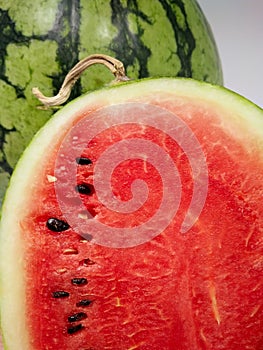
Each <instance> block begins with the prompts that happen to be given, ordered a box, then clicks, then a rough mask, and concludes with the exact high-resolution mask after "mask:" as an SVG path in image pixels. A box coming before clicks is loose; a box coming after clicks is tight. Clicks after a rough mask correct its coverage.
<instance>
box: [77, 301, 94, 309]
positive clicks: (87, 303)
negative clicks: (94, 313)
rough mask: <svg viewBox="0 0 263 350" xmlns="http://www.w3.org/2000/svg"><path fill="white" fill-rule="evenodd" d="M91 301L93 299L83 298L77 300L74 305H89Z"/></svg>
mask: <svg viewBox="0 0 263 350" xmlns="http://www.w3.org/2000/svg"><path fill="white" fill-rule="evenodd" d="M92 302H93V301H92V300H90V299H83V300H81V301H79V302H77V304H76V306H77V307H80V306H90V304H92Z"/></svg>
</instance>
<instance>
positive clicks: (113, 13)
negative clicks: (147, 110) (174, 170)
mask: <svg viewBox="0 0 263 350" xmlns="http://www.w3.org/2000/svg"><path fill="white" fill-rule="evenodd" d="M93 53H103V54H108V55H111V56H115V57H117V58H118V59H119V60H121V61H122V62H123V63H124V65H125V67H126V70H127V75H128V76H129V77H130V78H132V79H137V78H144V77H147V76H152V77H153V76H184V77H193V78H195V79H198V80H204V81H208V82H212V83H216V84H222V83H223V78H222V70H221V64H220V59H219V55H218V51H217V48H216V45H215V42H214V38H213V35H212V33H211V30H210V27H209V25H208V23H207V21H206V19H205V17H204V15H203V13H202V11H201V9H200V7H199V6H198V4H197V3H196V1H195V0H173V1H172V0H151V1H149V0H127V1H124V0H111V1H105V0H96V1H94V0H72V1H67V0H46V1H44V0H39V1H34V0H20V1H16V0H0V94H1V105H0V184H1V185H0V201H2V197H3V195H4V193H5V189H6V186H7V184H8V181H9V176H10V174H11V173H12V170H13V168H14V167H15V165H16V162H17V160H18V158H19V157H20V155H21V153H22V151H23V150H24V148H25V147H26V145H27V144H28V143H29V141H30V140H31V138H32V137H33V135H34V134H35V133H36V131H37V130H38V129H39V128H40V127H41V126H42V125H43V124H44V123H45V122H46V121H47V120H48V119H49V118H50V116H51V115H52V114H53V111H52V110H39V109H37V108H36V106H37V105H38V102H37V100H36V99H35V98H34V97H33V96H32V93H31V90H32V87H34V86H38V87H39V88H40V89H41V90H42V91H43V93H44V94H46V95H53V94H56V93H57V91H58V89H59V87H60V85H61V83H62V81H63V79H64V77H65V75H66V74H67V72H68V71H69V70H70V69H71V68H72V66H73V65H74V64H76V63H77V61H78V60H80V59H81V58H83V57H85V56H87V55H89V54H93ZM111 80H112V76H111V74H110V73H109V72H107V70H106V69H105V68H104V67H101V66H98V67H92V68H91V69H90V70H89V72H87V73H85V74H84V75H83V77H82V78H81V80H80V81H78V82H77V84H76V86H75V87H74V89H73V92H72V94H71V98H72V99H73V98H75V97H77V96H79V95H80V94H82V93H83V92H85V91H88V90H94V89H98V88H100V87H102V86H103V85H105V84H107V83H109V82H110V81H111Z"/></svg>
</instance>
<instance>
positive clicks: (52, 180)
mask: <svg viewBox="0 0 263 350" xmlns="http://www.w3.org/2000/svg"><path fill="white" fill-rule="evenodd" d="M47 181H48V182H50V183H52V182H56V181H57V178H56V176H53V175H49V174H48V175H47Z"/></svg>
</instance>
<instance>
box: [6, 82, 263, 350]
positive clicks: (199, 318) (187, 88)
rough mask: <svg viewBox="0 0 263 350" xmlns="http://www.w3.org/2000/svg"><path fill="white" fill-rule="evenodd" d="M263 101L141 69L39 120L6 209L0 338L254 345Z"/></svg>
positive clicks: (146, 345)
mask: <svg viewBox="0 0 263 350" xmlns="http://www.w3.org/2000/svg"><path fill="white" fill-rule="evenodd" d="M262 197H263V111H262V110H261V109H260V108H258V107H256V106H255V105H253V104H252V103H250V102H248V101H247V100H245V99H244V98H242V97H240V96H238V95H236V94H234V93H232V92H230V91H228V90H226V89H224V88H220V87H216V86H212V85H209V84H206V83H201V82H196V81H193V80H190V79H173V78H171V79H166V78H161V79H149V80H142V81H139V82H128V83H123V84H120V85H118V86H115V87H111V88H108V89H104V90H101V91H97V92H94V93H91V94H87V95H85V96H83V97H81V98H79V99H77V100H75V101H73V102H71V103H69V104H68V105H67V106H66V107H64V108H63V109H62V110H61V111H59V112H58V113H57V114H56V115H55V116H54V117H53V118H52V120H50V121H49V122H48V123H47V124H46V126H45V127H44V128H43V129H42V130H41V131H40V132H39V133H38V134H37V135H36V137H35V138H34V140H33V142H32V143H31V145H30V146H29V148H28V149H27V150H26V152H25V153H24V155H23V157H22V159H21V160H20V162H19V164H18V166H17V168H16V170H15V173H14V174H13V177H12V180H11V184H10V187H9V189H8V193H7V196H6V199H5V203H4V206H3V209H2V221H1V242H0V244H1V325H2V330H3V335H4V340H5V344H6V348H7V349H8V350H18V349H19V350H40V349H41V350H42V349H45V350H57V349H63V350H91V349H92V350H104V349H112V350H134V349H139V350H146V349H151V350H160V349H162V350H177V349H178V350H179V349H180V350H199V349H200V350H201V349H202V350H203V349H210V350H215V349H221V350H222V349H224V350H244V349H247V350H248V349H249V350H262V349H263V329H262V328H263V327H262V321H263V313H262V300H263V288H262V268H263V259H262V252H263V246H262V241H263V239H262V238H263V201H262V199H263V198H262Z"/></svg>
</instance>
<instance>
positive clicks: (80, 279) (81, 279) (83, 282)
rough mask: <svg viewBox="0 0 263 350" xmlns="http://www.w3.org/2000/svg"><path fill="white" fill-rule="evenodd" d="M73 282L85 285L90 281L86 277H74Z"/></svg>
mask: <svg viewBox="0 0 263 350" xmlns="http://www.w3.org/2000/svg"><path fill="white" fill-rule="evenodd" d="M71 283H72V284H74V285H76V286H84V285H85V284H87V283H88V280H87V279H86V278H83V277H82V278H72V280H71Z"/></svg>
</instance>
